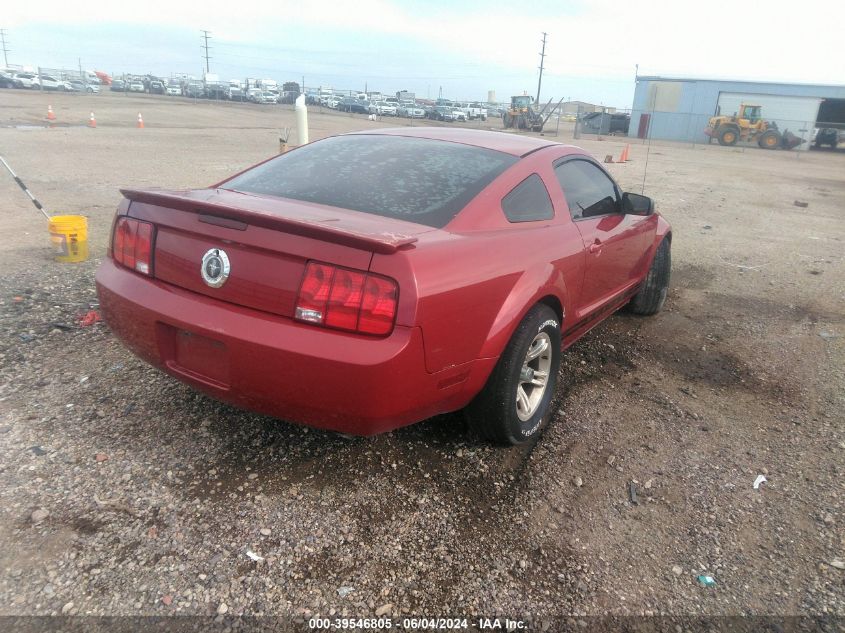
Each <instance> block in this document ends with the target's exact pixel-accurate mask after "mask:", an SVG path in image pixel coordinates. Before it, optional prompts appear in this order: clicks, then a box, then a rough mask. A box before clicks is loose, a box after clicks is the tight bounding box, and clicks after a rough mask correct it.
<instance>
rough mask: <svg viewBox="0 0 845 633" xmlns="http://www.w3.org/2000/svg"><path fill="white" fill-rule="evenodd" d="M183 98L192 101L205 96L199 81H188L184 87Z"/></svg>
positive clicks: (203, 87)
mask: <svg viewBox="0 0 845 633" xmlns="http://www.w3.org/2000/svg"><path fill="white" fill-rule="evenodd" d="M185 96H186V97H191V98H194V99H200V98H202V97H204V96H205V86H203V85H202V82H201V81H189V82H188V85H187V86H185Z"/></svg>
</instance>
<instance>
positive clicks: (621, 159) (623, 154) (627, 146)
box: [619, 144, 631, 163]
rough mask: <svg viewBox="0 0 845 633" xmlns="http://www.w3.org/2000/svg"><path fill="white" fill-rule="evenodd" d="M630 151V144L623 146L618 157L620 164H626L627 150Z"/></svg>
mask: <svg viewBox="0 0 845 633" xmlns="http://www.w3.org/2000/svg"><path fill="white" fill-rule="evenodd" d="M630 149H631V146H630V144H629V145H626V146H625V149H623V150H622V155H621V156H620V157H619V162H620V163H627V162H628V150H630Z"/></svg>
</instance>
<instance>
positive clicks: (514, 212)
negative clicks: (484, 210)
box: [502, 174, 555, 222]
mask: <svg viewBox="0 0 845 633" xmlns="http://www.w3.org/2000/svg"><path fill="white" fill-rule="evenodd" d="M502 211H504V212H505V216H506V217H507V218H508V221H509V222H532V221H534V220H551V219H552V218H553V217H554V216H555V211H554V209H553V208H552V200H551V198H549V192H548V190H546V185H544V184H543V179H542V178H540V176H538V175H537V174H531V175H530V176H528V178H526V179H525V180H523V181H522V182H521V183H519V184H518V185H517V186H516V187H514V188H513V189H512V190H511V192H510V193H509V194H508V195H506V196H505V197H504V198H502Z"/></svg>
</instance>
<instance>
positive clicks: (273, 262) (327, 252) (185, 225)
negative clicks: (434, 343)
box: [121, 189, 432, 317]
mask: <svg viewBox="0 0 845 633" xmlns="http://www.w3.org/2000/svg"><path fill="white" fill-rule="evenodd" d="M121 192H122V193H123V195H124V196H125V197H126V198H128V199H129V200H130V201H131V204H130V208H129V215H130V216H131V217H134V218H137V219H140V220H145V221H148V222H152V223H153V224H154V225H155V226H156V238H155V250H154V253H155V255H154V260H153V275H154V277H155V278H156V279H157V280H159V281H162V282H166V283H168V284H172V285H174V286H178V287H181V288H184V289H186V290H190V291H193V292H197V293H201V294H203V295H207V296H211V297H214V298H216V299H220V300H222V301H227V302H230V303H233V304H237V305H241V306H245V307H249V308H254V309H258V310H263V311H267V312H272V313H275V314H279V315H283V316H287V317H292V316H293V313H294V309H295V302H296V295H297V292H298V290H299V285H300V282H301V280H302V275H303V273H304V270H305V265H306V263H307V262H308V260H319V261H323V262H327V263H331V264H334V265H336V266H344V267H348V268H353V269H357V270H368V269H369V266H370V261H371V258H372V255H373V253H381V254H390V253H394V252H396V251H398V250H400V249H404V248H413V245H414V243H415V242H416V241H417V239H418V238H417V235H418V234H420V233H425V232H428V231H430V230H432V229H431V228H430V227H427V226H422V225H418V224H414V223H410V222H404V221H402V220H395V219H392V218H385V217H380V216H374V215H373V216H371V215H369V214H366V213H360V212H356V211H349V210H345V209H338V208H334V207H327V206H322V205H317V204H312V203H307V202H300V201H296V200H287V199H281V198H271V197H266V196H256V195H252V194H243V193H239V192H234V191H228V190H224V189H202V190H190V191H160V190H137V189H126V190H121ZM212 249H220V250H223V251H224V252H225V253H226V255H227V257H228V260H229V264H230V271H229V277H228V279H226V281H225V283H223V284H222V285H220V286H219V287H212V286H211V285H209V284H208V283H206V281H205V280H204V279H203V276H202V273H201V267H202V261H203V256H204V255H205V254H206V253H208V252H209V251H210V250H212Z"/></svg>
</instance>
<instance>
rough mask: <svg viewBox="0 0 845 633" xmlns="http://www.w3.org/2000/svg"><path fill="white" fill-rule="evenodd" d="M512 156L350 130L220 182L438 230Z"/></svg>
mask: <svg viewBox="0 0 845 633" xmlns="http://www.w3.org/2000/svg"><path fill="white" fill-rule="evenodd" d="M518 160H519V159H518V158H517V157H516V156H512V155H510V154H505V153H504V152H497V151H494V150H489V149H484V148H479V147H472V146H469V145H462V144H459V143H450V142H446V141H436V140H430V139H420V138H407V137H401V136H388V135H376V134H372V135H368V134H356V135H349V136H337V137H333V138H328V139H325V140H322V141H318V142H315V143H312V144H310V145H305V146H303V147H301V148H299V149H296V150H295V151H292V152H288V153H287V154H282V155H281V156H279V157H277V158H274V159H273V160H271V161H268V162H266V163H264V164H263V165H259V166H257V167H255V168H253V169H250V170H249V171H247V172H245V173H243V174H241V175H240V176H235V177H234V178H232V179H231V180H229V181H228V182H226V183H224V184H223V185H221V186H222V187H223V188H224V189H232V190H235V191H242V192H246V193H254V194H261V195H269V196H277V197H280V198H290V199H293V200H303V201H306V202H314V203H317V204H325V205H328V206H333V207H341V208H344V209H352V210H355V211H363V212H365V213H372V214H375V215H380V216H386V217H392V218H398V219H400V220H406V221H409V222H416V223H418V224H425V225H427V226H432V227H436V228H441V227H443V226H445V225H446V224H448V223H449V222H450V221H451V220H452V219H453V218H454V217H455V216H456V215H457V214H458V213H459V212H460V211H461V210H462V209H463V208H464V207H465V206H466V205H467V203H468V202H469V201H470V200H472V199H473V198H474V197H475V196H476V195H478V193H479V192H480V191H481V190H482V189H484V187H486V186H487V185H488V184H490V183H491V182H492V181H493V180H494V179H495V178H496V177H497V176H498V175H499V174H501V173H502V172H503V171H504V170H505V169H507V168H508V167H510V166H511V165H513V164H514V163H516V162H517V161H518Z"/></svg>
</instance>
